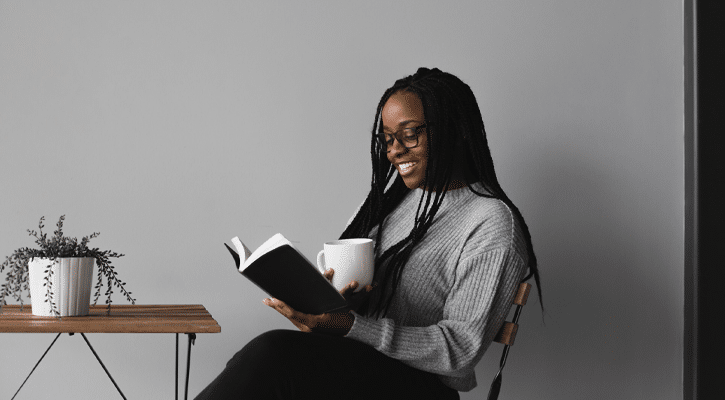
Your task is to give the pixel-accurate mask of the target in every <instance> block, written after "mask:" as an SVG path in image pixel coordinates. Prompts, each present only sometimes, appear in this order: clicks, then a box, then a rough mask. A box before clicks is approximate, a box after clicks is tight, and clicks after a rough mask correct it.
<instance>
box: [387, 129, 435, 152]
mask: <svg viewBox="0 0 725 400" xmlns="http://www.w3.org/2000/svg"><path fill="white" fill-rule="evenodd" d="M426 126H427V125H426V124H422V125H418V126H415V127H411V128H404V129H401V130H399V131H398V132H394V133H385V132H380V133H378V134H377V135H376V136H377V138H378V141H379V142H380V144H381V145H382V146H383V147H384V148H385V152H386V153H390V149H392V148H393V144H394V143H395V139H397V140H398V142H399V143H400V144H402V145H403V147H405V148H406V149H412V148H414V147H416V146H418V136H419V135H420V134H421V133H423V129H425V128H426Z"/></svg>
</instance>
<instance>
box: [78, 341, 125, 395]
mask: <svg viewBox="0 0 725 400" xmlns="http://www.w3.org/2000/svg"><path fill="white" fill-rule="evenodd" d="M71 335H72V333H71ZM81 336H83V340H85V341H86V344H88V347H90V348H91V351H92V352H93V355H94V356H96V360H98V362H99V363H100V364H101V367H103V370H104V371H106V375H108V377H109V378H111V382H113V386H115V387H116V390H118V393H120V394H121V397H123V400H126V396H124V395H123V392H122V391H121V388H120V387H118V385H117V384H116V381H114V380H113V377H112V376H111V373H110V372H108V369H106V366H105V365H103V361H101V358H100V357H98V354H96V351H95V350H94V349H93V346H91V342H89V341H88V338H86V335H85V334H84V333H83V332H81Z"/></svg>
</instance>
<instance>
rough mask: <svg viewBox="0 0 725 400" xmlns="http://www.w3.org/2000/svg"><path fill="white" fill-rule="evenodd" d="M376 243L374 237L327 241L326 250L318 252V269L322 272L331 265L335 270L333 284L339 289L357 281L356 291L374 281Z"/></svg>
mask: <svg viewBox="0 0 725 400" xmlns="http://www.w3.org/2000/svg"><path fill="white" fill-rule="evenodd" d="M373 248H374V243H373V240H372V239H342V240H333V241H331V242H325V245H324V250H320V252H319V253H317V269H319V270H320V272H321V273H322V274H324V273H325V270H326V269H327V268H328V267H329V268H332V269H333V270H335V274H334V275H333V276H332V286H334V287H335V289H337V290H338V291H340V290H342V288H344V287H345V285H347V284H348V283H350V282H352V281H357V283H358V287H357V289H355V291H356V292H358V291H360V290H362V289H363V288H364V287H365V286H367V285H370V284H371V283H372V282H373V273H374V272H375V269H374V264H375V257H374V256H373Z"/></svg>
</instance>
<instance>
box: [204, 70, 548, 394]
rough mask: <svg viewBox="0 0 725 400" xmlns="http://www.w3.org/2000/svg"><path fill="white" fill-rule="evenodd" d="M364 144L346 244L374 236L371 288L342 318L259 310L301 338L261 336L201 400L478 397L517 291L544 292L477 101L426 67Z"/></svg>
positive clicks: (382, 112)
mask: <svg viewBox="0 0 725 400" xmlns="http://www.w3.org/2000/svg"><path fill="white" fill-rule="evenodd" d="M372 133H373V135H372V136H373V137H372V140H371V154H372V161H373V177H372V188H371V190H370V193H369V194H368V196H367V198H366V199H365V201H364V202H363V204H362V205H361V206H360V208H359V209H358V211H357V212H356V213H355V215H354V217H353V218H352V220H351V221H350V222H348V226H347V228H346V229H345V231H344V232H343V233H342V235H341V236H340V238H341V239H345V238H355V237H370V238H373V239H375V243H376V246H375V252H376V254H375V276H374V282H375V283H374V284H373V285H372V286H368V287H366V288H365V290H362V291H360V292H358V293H353V292H352V289H355V288H357V282H350V283H349V284H348V285H347V286H346V287H345V288H344V289H343V290H342V291H341V293H343V295H344V296H345V297H346V298H347V299H348V300H349V302H350V304H351V305H352V308H353V311H351V312H349V313H339V314H323V315H308V314H303V313H300V312H297V311H295V310H293V309H291V308H290V307H289V306H287V305H286V304H284V303H283V302H281V301H278V300H276V299H265V300H264V303H265V304H267V305H269V306H270V307H273V308H274V309H276V310H277V311H278V312H280V313H281V314H282V315H284V316H285V317H287V318H289V319H290V321H291V322H292V323H293V324H294V325H295V326H296V327H297V328H298V329H299V330H300V331H299V332H298V331H289V330H275V331H270V332H267V333H264V334H262V335H260V336H258V337H257V338H255V339H254V340H252V341H251V342H249V343H248V344H247V345H246V346H245V347H244V348H243V349H242V350H241V351H240V352H239V353H237V354H236V355H235V356H234V357H233V358H232V359H231V360H230V361H229V363H227V368H226V369H225V370H224V371H223V372H222V373H221V374H220V375H219V377H217V378H216V380H214V381H213V382H212V383H211V384H210V385H209V386H208V387H207V388H206V389H205V390H204V391H203V392H202V393H201V394H200V395H199V397H197V398H198V399H211V398H215V399H216V398H219V399H221V398H224V399H226V398H229V399H232V398H234V399H241V398H250V399H257V398H259V399H263V398H269V399H293V398H313V397H314V398H318V399H321V398H347V399H356V398H360V399H363V398H365V399H368V398H375V399H386V398H390V399H404V398H411V399H413V398H415V399H426V398H429V399H458V398H459V395H458V391H469V390H471V389H473V388H474V387H475V386H476V377H475V373H474V367H475V366H476V364H477V363H478V361H479V360H480V359H481V357H482V356H483V353H484V352H485V351H486V349H487V348H488V346H489V344H490V343H491V341H492V340H493V337H494V335H495V334H496V332H497V331H498V329H499V328H500V326H501V324H502V323H503V321H504V318H505V316H506V314H507V313H508V310H509V308H510V306H511V303H512V301H513V297H514V292H515V291H516V288H517V287H518V284H519V282H520V281H522V280H526V279H528V278H530V277H531V276H534V278H535V280H536V283H537V287H538V286H539V274H538V269H537V265H536V257H535V256H534V252H533V248H532V245H531V238H530V235H529V232H528V228H527V226H526V224H525V222H524V219H523V217H522V216H521V213H520V212H519V211H518V209H517V208H516V207H515V206H514V204H513V203H512V202H511V200H509V198H508V197H507V196H506V194H505V193H504V192H503V190H502V189H501V187H500V186H499V184H498V181H497V179H496V174H495V172H494V167H493V161H492V159H491V154H490V151H489V149H488V144H487V141H486V134H485V131H484V128H483V121H482V118H481V113H480V111H479V108H478V104H477V103H476V99H475V97H474V95H473V92H472V91H471V89H470V88H469V87H468V85H466V84H465V83H463V82H462V81H461V80H459V79H458V78H456V77H455V76H453V75H451V74H448V73H444V72H441V71H440V70H438V69H436V68H434V69H432V70H429V69H426V68H420V69H418V71H417V72H416V74H415V75H412V76H408V77H406V78H404V79H400V80H398V81H396V82H395V84H394V85H393V87H391V88H389V89H388V90H387V91H386V92H385V94H384V95H383V97H382V98H381V100H380V103H379V104H378V108H377V112H376V116H375V123H374V125H373V132H372ZM395 171H397V172H398V175H397V176H396V177H395V179H394V180H393V182H392V183H391V184H390V187H389V188H388V190H387V191H386V190H385V189H386V187H387V186H388V184H389V183H390V180H391V178H392V177H393V175H394V172H395ZM431 197H433V199H432V202H431ZM424 199H425V201H424ZM380 226H382V229H380ZM527 268H528V270H529V273H528V275H526V276H525V277H524V274H525V272H526V270H527ZM332 274H334V271H331V270H328V271H327V273H326V276H327V277H328V278H330V279H331V277H332ZM539 299H541V291H540V289H539Z"/></svg>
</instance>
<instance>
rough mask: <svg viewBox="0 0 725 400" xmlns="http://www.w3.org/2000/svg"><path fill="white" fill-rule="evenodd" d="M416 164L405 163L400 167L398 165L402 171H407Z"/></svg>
mask: <svg viewBox="0 0 725 400" xmlns="http://www.w3.org/2000/svg"><path fill="white" fill-rule="evenodd" d="M415 164H417V163H414V162H409V163H405V164H400V165H398V167H400V169H401V170H403V171H405V170H408V169H410V168H411V167H412V166H413V165H415Z"/></svg>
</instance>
